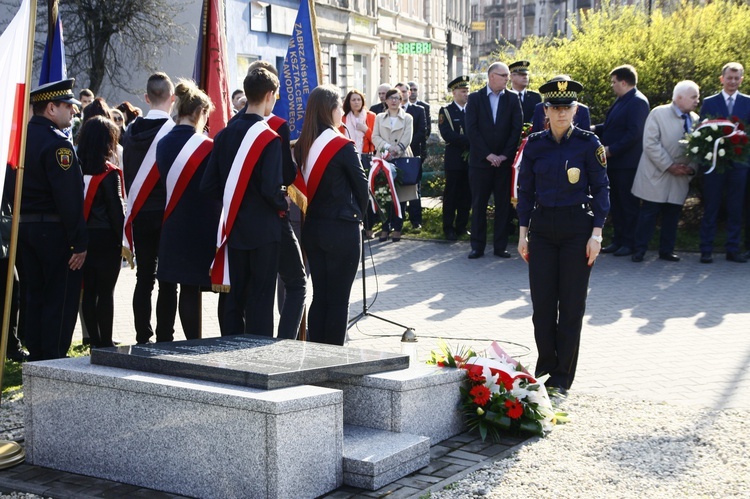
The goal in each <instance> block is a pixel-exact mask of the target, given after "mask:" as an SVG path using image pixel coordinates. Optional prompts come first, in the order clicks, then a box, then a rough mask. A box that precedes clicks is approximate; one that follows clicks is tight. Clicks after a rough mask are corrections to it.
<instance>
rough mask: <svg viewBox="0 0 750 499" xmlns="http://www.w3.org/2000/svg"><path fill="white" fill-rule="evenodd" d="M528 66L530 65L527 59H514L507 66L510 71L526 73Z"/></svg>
mask: <svg viewBox="0 0 750 499" xmlns="http://www.w3.org/2000/svg"><path fill="white" fill-rule="evenodd" d="M529 66H531V63H530V62H529V61H516V62H514V63H513V64H511V65H510V66H508V69H510V72H511V73H528V72H529Z"/></svg>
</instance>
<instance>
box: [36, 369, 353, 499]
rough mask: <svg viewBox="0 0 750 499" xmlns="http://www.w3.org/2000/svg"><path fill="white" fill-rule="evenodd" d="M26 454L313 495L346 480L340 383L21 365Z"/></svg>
mask: <svg viewBox="0 0 750 499" xmlns="http://www.w3.org/2000/svg"><path fill="white" fill-rule="evenodd" d="M23 371H24V396H25V398H26V404H25V405H26V408H27V414H26V453H27V459H28V462H29V463H32V464H35V465H39V466H46V467H50V468H54V469H59V470H63V471H69V472H73V473H79V474H83V475H89V476H94V477H99V478H105V479H108V480H115V481H119V482H124V483H130V484H133V485H139V486H142V487H149V488H154V489H158V490H163V491H167V492H173V493H176V494H182V495H188V496H194V497H222V498H233V497H238V498H239V497H242V498H247V497H274V498H276V497H278V498H287V497H288V498H300V497H316V496H319V495H321V494H324V493H326V492H329V491H331V490H334V489H336V488H338V487H339V486H340V485H341V484H342V481H343V470H342V453H343V421H342V412H343V408H342V402H343V397H342V393H341V392H340V391H337V390H332V389H328V388H324V387H316V386H309V385H304V386H298V387H292V388H282V389H278V390H270V391H266V390H260V389H255V388H246V387H238V386H232V385H226V384H220V383H213V382H207V381H198V380H190V379H185V378H177V377H172V376H166V375H159V374H150V373H143V372H138V371H132V370H126V369H120V368H113V367H105V366H98V365H92V364H90V363H89V359H88V358H74V359H60V360H52V361H43V362H33V363H28V364H25V365H24V369H23Z"/></svg>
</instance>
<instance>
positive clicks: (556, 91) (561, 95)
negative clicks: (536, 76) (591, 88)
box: [539, 78, 583, 107]
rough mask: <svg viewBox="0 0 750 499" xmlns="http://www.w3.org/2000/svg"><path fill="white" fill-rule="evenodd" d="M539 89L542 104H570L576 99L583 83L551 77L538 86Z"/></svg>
mask: <svg viewBox="0 0 750 499" xmlns="http://www.w3.org/2000/svg"><path fill="white" fill-rule="evenodd" d="M539 91H540V92H541V93H542V95H543V96H544V105H545V106H547V107H549V106H570V105H573V104H574V103H576V102H577V101H578V94H579V93H581V92H582V91H583V85H581V84H580V83H578V82H577V81H573V80H571V79H565V78H553V79H551V80H550V81H548V82H547V83H545V84H544V85H542V86H541V87H539Z"/></svg>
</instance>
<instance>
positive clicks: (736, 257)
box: [727, 251, 747, 263]
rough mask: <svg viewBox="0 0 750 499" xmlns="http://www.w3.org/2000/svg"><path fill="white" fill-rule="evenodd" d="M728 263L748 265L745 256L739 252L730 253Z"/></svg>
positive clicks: (728, 253)
mask: <svg viewBox="0 0 750 499" xmlns="http://www.w3.org/2000/svg"><path fill="white" fill-rule="evenodd" d="M727 261H730V262H737V263H747V258H745V256H744V255H743V254H742V253H740V252H739V251H728V252H727Z"/></svg>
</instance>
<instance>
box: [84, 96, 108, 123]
mask: <svg viewBox="0 0 750 499" xmlns="http://www.w3.org/2000/svg"><path fill="white" fill-rule="evenodd" d="M94 116H104V117H105V118H108V119H110V120H111V119H112V113H111V112H110V111H109V105H107V101H105V100H104V99H102V98H101V97H97V98H96V99H94V102H92V103H91V104H89V105H88V106H86V107H85V108H84V109H83V121H84V123H85V122H86V121H88V120H90V119H91V118H93V117H94Z"/></svg>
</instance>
